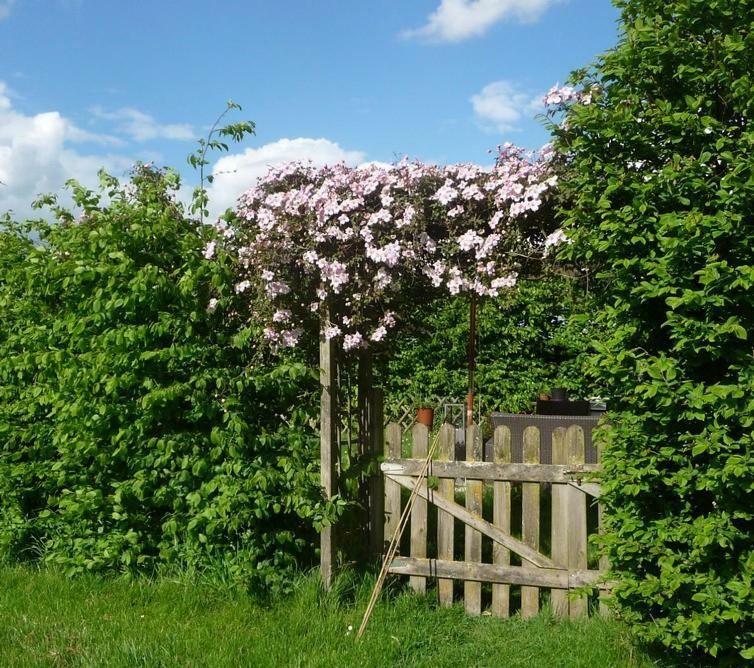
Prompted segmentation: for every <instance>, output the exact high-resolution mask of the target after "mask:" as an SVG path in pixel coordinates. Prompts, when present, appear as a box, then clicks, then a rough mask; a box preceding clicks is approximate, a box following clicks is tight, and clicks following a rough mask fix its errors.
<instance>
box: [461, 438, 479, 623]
mask: <svg viewBox="0 0 754 668" xmlns="http://www.w3.org/2000/svg"><path fill="white" fill-rule="evenodd" d="M466 461H469V462H481V461H482V438H481V435H480V434H479V427H478V426H477V425H475V424H472V425H471V426H470V427H468V428H467V429H466ZM483 485H484V483H483V482H482V481H481V480H466V509H467V510H468V511H469V512H472V513H474V514H476V515H479V516H480V517H481V515H482V492H483ZM465 548H466V549H465V558H466V561H473V562H476V563H479V562H481V561H482V534H481V533H479V531H477V530H476V529H472V528H471V527H470V526H469V525H468V524H467V525H466V527H465ZM463 605H464V608H465V609H466V612H467V613H468V614H470V615H480V614H482V583H481V582H474V581H471V580H465V581H464V583H463Z"/></svg>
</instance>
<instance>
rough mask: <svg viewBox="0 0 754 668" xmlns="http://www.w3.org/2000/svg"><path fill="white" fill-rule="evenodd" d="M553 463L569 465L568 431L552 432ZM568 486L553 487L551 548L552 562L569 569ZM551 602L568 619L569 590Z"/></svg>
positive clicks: (556, 594) (554, 592)
mask: <svg viewBox="0 0 754 668" xmlns="http://www.w3.org/2000/svg"><path fill="white" fill-rule="evenodd" d="M552 463H553V464H567V463H568V452H567V450H566V429H565V427H556V428H555V429H553V430H552ZM568 487H569V486H568V485H567V484H560V483H553V485H552V519H551V527H552V529H551V534H550V535H551V542H550V544H551V546H552V560H553V561H554V562H555V563H556V564H557V565H558V566H561V567H563V568H568V503H567V494H568ZM550 602H551V605H552V610H553V613H554V614H555V616H556V617H559V618H563V617H568V609H569V605H568V590H567V589H552V590H551V591H550Z"/></svg>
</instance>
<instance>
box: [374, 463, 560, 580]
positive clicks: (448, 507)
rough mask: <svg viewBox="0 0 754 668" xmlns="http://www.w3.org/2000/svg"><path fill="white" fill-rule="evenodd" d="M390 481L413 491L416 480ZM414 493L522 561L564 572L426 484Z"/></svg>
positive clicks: (541, 555) (399, 477)
mask: <svg viewBox="0 0 754 668" xmlns="http://www.w3.org/2000/svg"><path fill="white" fill-rule="evenodd" d="M386 477H387V478H389V479H390V480H394V481H395V482H397V483H398V484H399V485H400V486H401V487H405V488H406V489H410V490H413V489H414V487H416V486H417V485H416V479H415V478H412V477H411V476H402V475H390V474H388V475H387V476H386ZM416 493H417V494H418V495H419V496H420V497H422V498H423V499H426V500H427V501H429V502H430V503H432V504H434V505H436V506H437V507H438V508H440V509H441V510H444V511H445V512H446V513H448V514H449V515H452V516H453V517H455V518H456V519H458V520H461V522H463V523H464V524H467V525H468V526H470V527H471V528H472V529H476V530H477V531H479V532H480V533H482V534H484V535H485V536H487V537H488V538H491V539H492V540H494V541H495V542H496V543H499V544H500V545H502V546H503V547H507V548H508V549H509V550H510V551H511V552H515V553H516V554H517V555H519V556H520V557H521V558H522V559H525V560H526V561H528V562H529V563H531V564H534V565H535V566H539V567H540V568H552V569H555V570H566V569H565V568H563V567H561V566H558V565H556V564H555V563H554V562H553V561H552V560H550V559H548V558H547V557H545V556H544V555H543V554H541V553H540V552H537V550H535V549H534V548H531V547H529V546H528V545H526V543H523V542H521V541H520V540H518V539H517V538H514V537H513V536H511V535H510V534H509V533H506V532H505V531H503V530H502V529H499V528H498V527H496V526H495V525H494V524H491V523H490V522H488V521H487V520H485V519H484V518H482V517H480V516H479V515H477V514H476V513H472V512H470V511H468V510H466V508H464V507H463V506H461V505H459V504H457V503H456V502H455V501H450V500H448V499H446V498H445V497H443V496H440V495H439V494H435V493H434V492H433V491H432V490H431V489H428V488H427V483H426V482H422V483H421V484H420V485H419V486H418V489H417V491H416Z"/></svg>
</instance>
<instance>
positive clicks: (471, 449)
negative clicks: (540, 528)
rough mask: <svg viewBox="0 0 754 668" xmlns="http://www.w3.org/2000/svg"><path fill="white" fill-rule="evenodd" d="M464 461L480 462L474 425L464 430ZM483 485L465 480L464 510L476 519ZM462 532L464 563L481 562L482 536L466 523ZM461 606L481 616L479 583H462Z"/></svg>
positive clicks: (471, 613) (476, 429) (477, 431)
mask: <svg viewBox="0 0 754 668" xmlns="http://www.w3.org/2000/svg"><path fill="white" fill-rule="evenodd" d="M466 460H467V461H469V462H478V461H481V460H482V435H481V434H480V433H479V427H478V426H477V425H475V424H472V425H470V426H468V427H467V428H466ZM483 485H484V483H483V482H482V481H481V480H471V479H467V480H466V510H468V511H469V513H471V514H472V515H476V516H478V517H481V516H482V493H483V491H484V490H483ZM464 530H465V541H464V545H465V553H464V556H465V559H466V561H467V562H481V561H482V534H481V533H479V531H478V530H476V529H474V527H472V526H470V525H469V524H468V523H467V524H466V526H465V527H464ZM412 556H413V555H412ZM463 606H464V609H465V610H466V612H467V613H468V614H470V615H480V614H482V585H481V584H480V583H479V582H476V581H468V580H467V581H465V582H464V583H463Z"/></svg>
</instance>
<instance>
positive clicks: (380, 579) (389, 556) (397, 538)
mask: <svg viewBox="0 0 754 668" xmlns="http://www.w3.org/2000/svg"><path fill="white" fill-rule="evenodd" d="M439 440H440V432H439V431H438V432H437V434H435V438H434V440H433V441H432V446H431V447H430V448H429V452H428V453H427V458H426V459H425V460H424V465H423V466H422V469H421V471H420V472H419V475H418V477H417V479H416V484H415V485H414V488H413V489H412V490H411V496H409V498H408V503H407V504H406V507H405V508H404V509H403V512H402V513H401V518H400V520H399V521H398V526H397V527H395V531H394V532H393V537H392V538H391V539H390V545H389V546H388V548H387V552H386V553H385V556H384V558H383V560H382V568H381V569H380V574H379V576H377V582H375V584H374V589H373V590H372V595H371V597H370V598H369V604H368V605H367V609H366V610H365V611H364V618H363V619H362V620H361V626H359V630H358V632H357V633H356V640H358V639H359V638H361V636H363V635H364V631H365V630H366V628H367V624H368V623H369V618H370V617H371V616H372V611H373V610H374V606H375V605H376V604H377V599H378V598H379V597H380V593H381V592H382V585H383V584H384V583H385V578H386V577H387V569H388V567H389V566H390V563H391V562H392V561H393V558H394V557H395V553H396V552H397V551H398V545H399V544H400V542H401V536H402V535H403V531H404V529H405V528H406V525H407V524H408V518H409V514H410V512H411V508H412V507H413V505H414V501H416V498H417V497H418V496H419V487H420V486H421V483H422V482H423V480H424V478H426V475H427V471H428V470H429V465H430V463H431V461H432V455H433V454H434V452H435V448H436V447H437V443H438V442H439Z"/></svg>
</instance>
